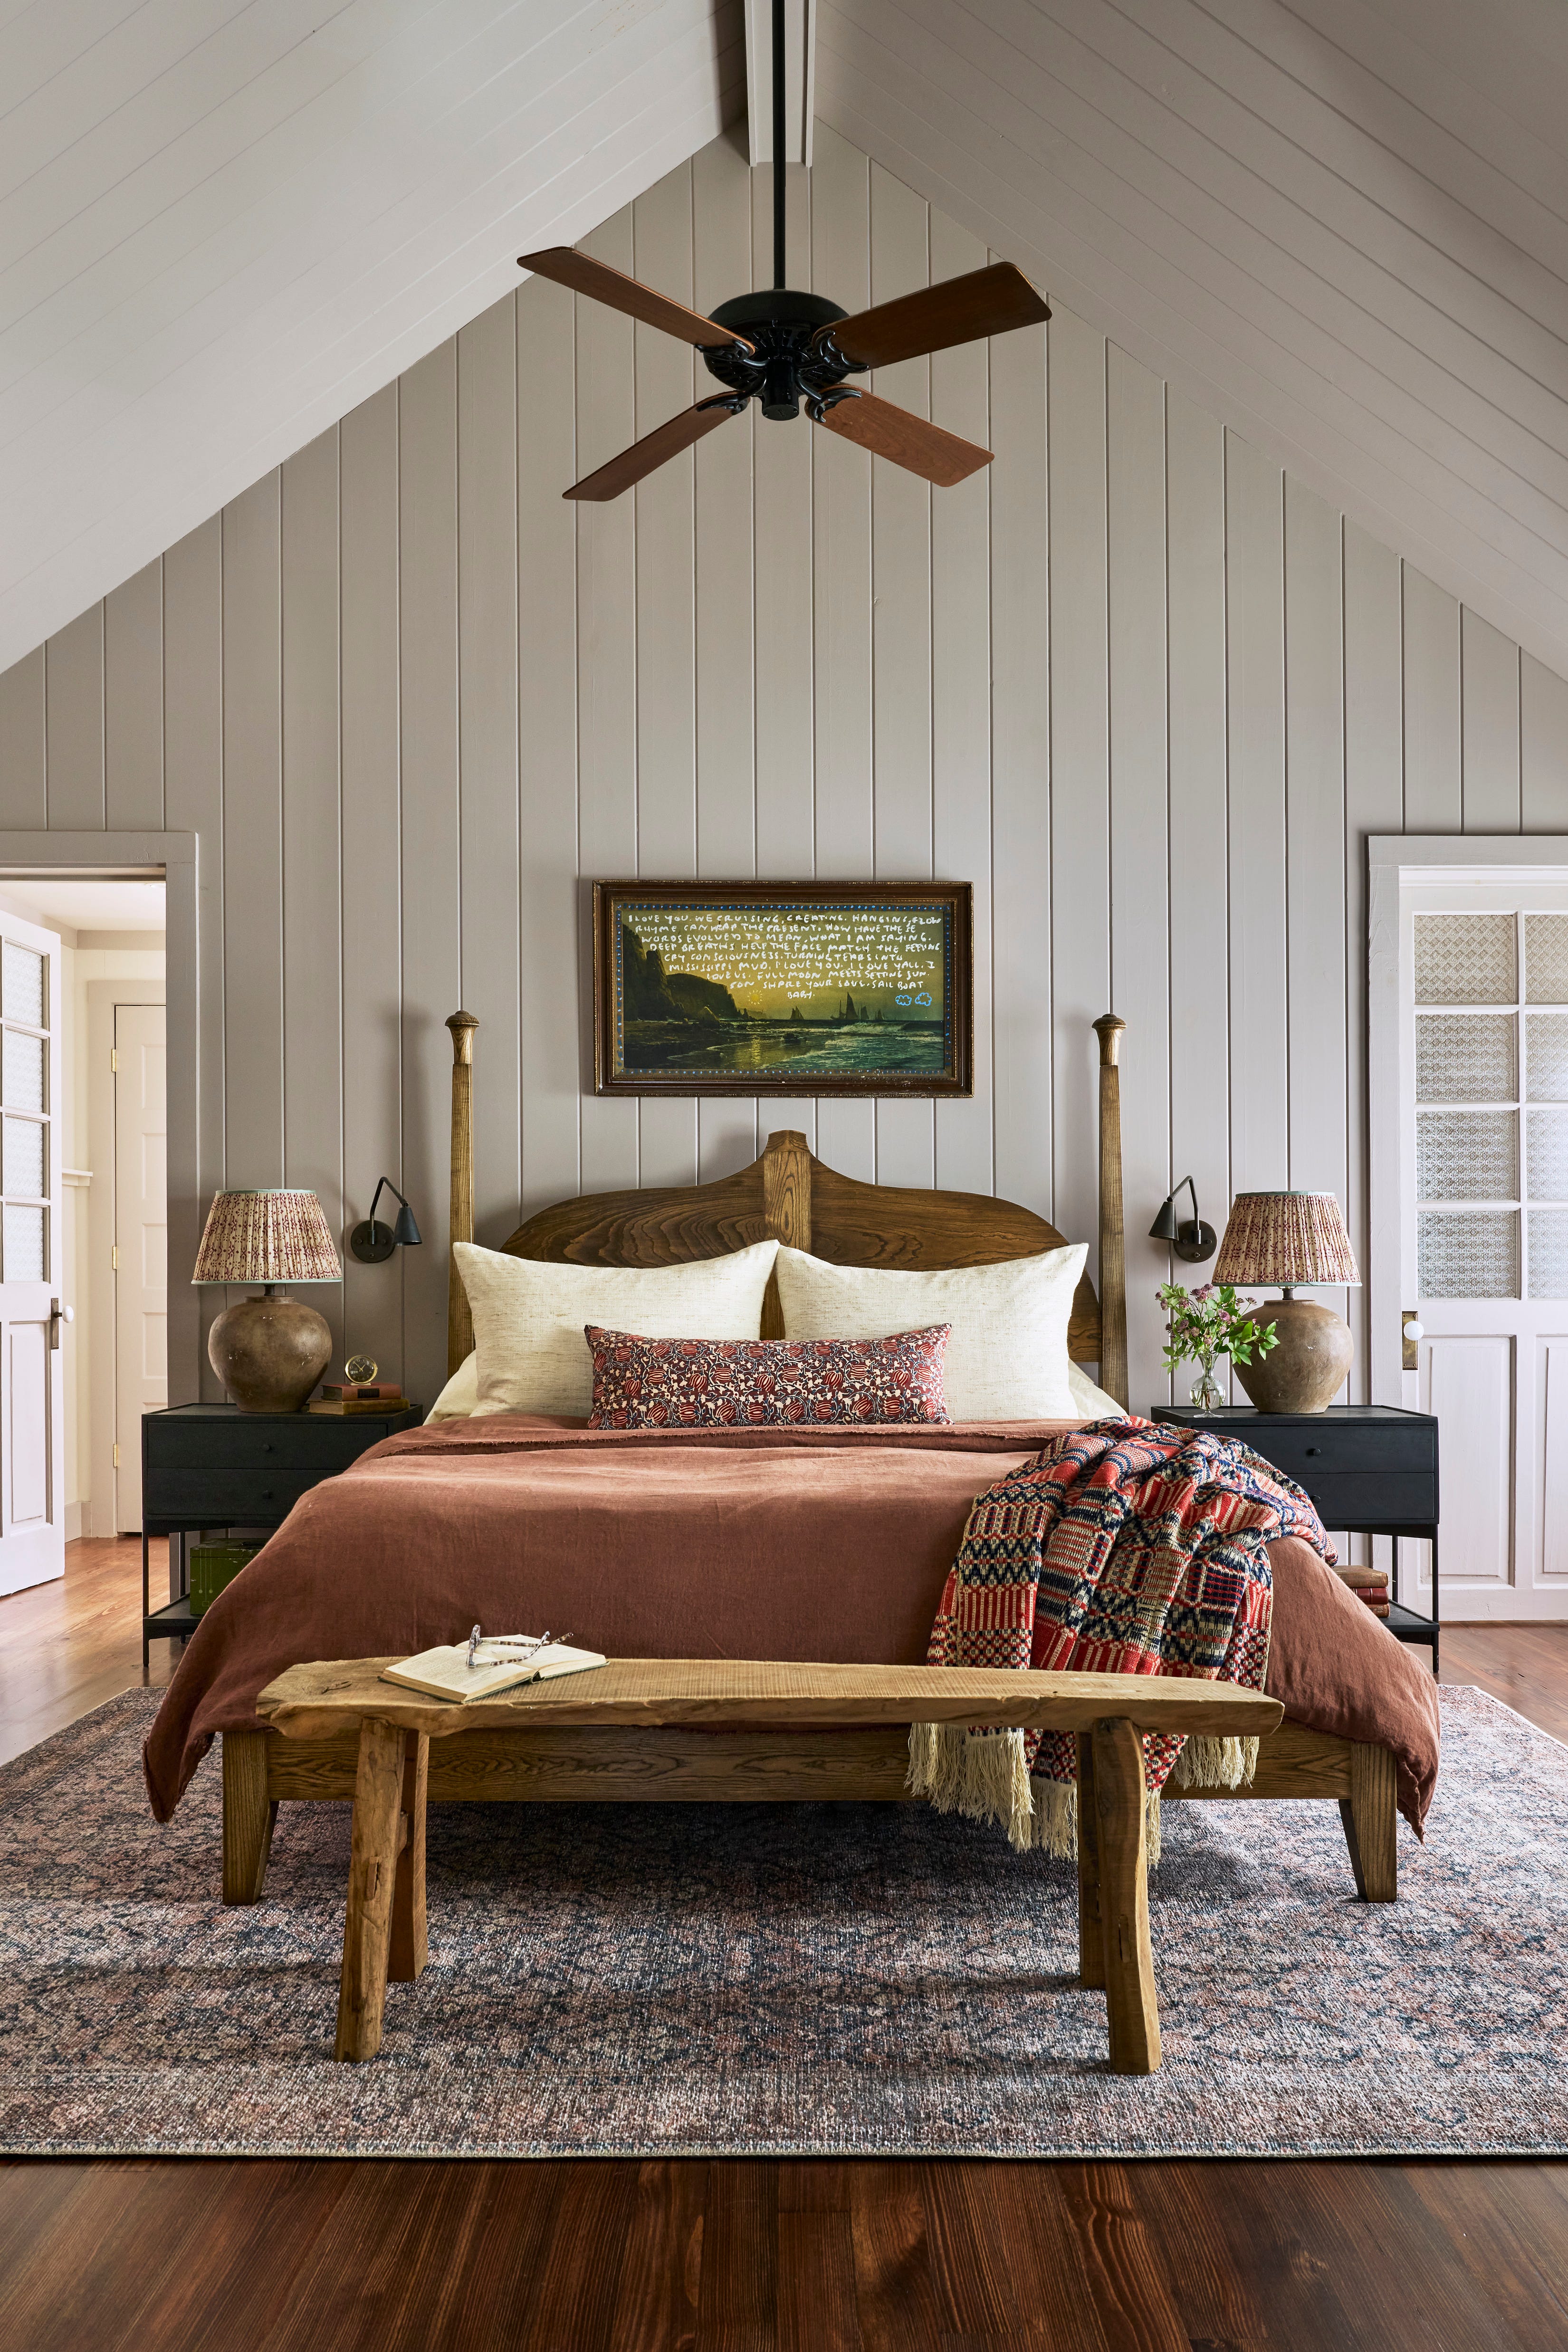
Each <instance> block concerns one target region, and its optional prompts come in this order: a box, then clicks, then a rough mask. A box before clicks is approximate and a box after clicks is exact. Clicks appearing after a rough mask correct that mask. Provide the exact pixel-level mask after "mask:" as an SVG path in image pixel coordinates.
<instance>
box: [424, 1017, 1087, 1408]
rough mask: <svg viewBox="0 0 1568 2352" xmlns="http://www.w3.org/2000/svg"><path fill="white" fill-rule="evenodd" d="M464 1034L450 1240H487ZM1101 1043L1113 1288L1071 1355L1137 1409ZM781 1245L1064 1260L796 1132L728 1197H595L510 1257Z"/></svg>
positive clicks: (771, 1306)
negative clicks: (1130, 1388) (848, 1166)
mask: <svg viewBox="0 0 1568 2352" xmlns="http://www.w3.org/2000/svg"><path fill="white" fill-rule="evenodd" d="M478 1026H479V1024H478V1022H477V1021H476V1020H475V1019H474V1016H473V1015H472V1013H453V1015H452V1017H451V1019H450V1020H449V1021H448V1022H447V1028H448V1029H450V1031H451V1032H452V1046H453V1069H452V1213H451V1237H452V1239H453V1241H455V1242H461V1241H471V1240H472V1238H473V1232H474V1176H473V1167H474V1155H473V1091H472V1088H473V1051H474V1032H475V1030H476V1029H477V1028H478ZM1094 1026H1095V1029H1096V1030H1097V1032H1098V1033H1099V1037H1100V1284H1101V1288H1102V1293H1103V1296H1102V1297H1101V1298H1097V1297H1095V1292H1094V1285H1093V1283H1092V1282H1091V1281H1090V1280H1089V1276H1088V1275H1087V1274H1085V1276H1084V1277H1083V1280H1082V1281H1081V1282H1080V1283H1079V1287H1078V1295H1077V1297H1076V1298H1075V1299H1074V1301H1073V1312H1072V1320H1071V1322H1070V1324H1069V1325H1068V1354H1069V1355H1070V1356H1071V1358H1072V1359H1073V1361H1074V1362H1075V1363H1080V1364H1098V1365H1099V1367H1100V1386H1101V1388H1104V1389H1107V1390H1109V1391H1110V1394H1111V1395H1112V1396H1114V1397H1115V1398H1116V1399H1117V1401H1118V1402H1120V1403H1121V1404H1123V1405H1124V1404H1126V1402H1128V1398H1127V1292H1126V1255H1125V1237H1124V1234H1123V1231H1122V1213H1121V1098H1120V1091H1119V1088H1120V1074H1119V1070H1118V1065H1117V1051H1118V1047H1119V1045H1120V1043H1121V1031H1122V1028H1123V1026H1124V1024H1123V1023H1122V1022H1121V1021H1120V1020H1119V1019H1118V1018H1117V1016H1116V1014H1115V1013H1102V1014H1101V1016H1100V1019H1099V1020H1098V1021H1097V1022H1096V1023H1095V1024H1094ZM770 1236H772V1237H773V1238H776V1239H777V1240H779V1241H781V1242H786V1243H788V1244H789V1245H790V1246H791V1247H792V1248H794V1249H803V1250H810V1251H812V1252H813V1254H814V1255H816V1256H817V1257H822V1258H826V1259H828V1260H829V1261H830V1262H831V1263H832V1264H833V1265H882V1266H907V1267H910V1268H912V1269H915V1270H918V1271H922V1272H934V1271H935V1270H936V1269H937V1268H939V1267H942V1266H957V1265H997V1264H999V1263H1000V1262H1001V1261H1003V1260H1004V1259H1006V1258H1014V1257H1035V1256H1037V1255H1039V1253H1040V1252H1041V1251H1043V1250H1050V1249H1060V1248H1061V1246H1062V1242H1063V1236H1062V1235H1061V1234H1058V1231H1057V1229H1056V1227H1055V1226H1054V1225H1048V1224H1047V1223H1046V1220H1045V1219H1044V1217H1039V1216H1037V1215H1036V1214H1035V1212H1034V1211H1033V1210H1032V1209H1025V1208H1021V1207H1020V1206H1019V1205H1018V1203H1017V1202H1015V1201H999V1200H997V1199H995V1198H994V1196H993V1195H992V1194H991V1193H989V1192H927V1191H924V1190H922V1189H919V1188H911V1187H907V1186H903V1185H895V1184H861V1183H859V1182H858V1181H856V1179H855V1178H854V1177H852V1176H841V1175H840V1174H839V1173H838V1171H837V1169H835V1168H829V1167H828V1166H827V1165H826V1162H825V1161H823V1160H818V1159H817V1158H816V1154H815V1153H814V1152H812V1151H811V1150H808V1148H807V1145H806V1139H805V1136H804V1135H802V1134H800V1133H798V1132H797V1131H796V1129H794V1128H784V1129H781V1130H780V1132H779V1133H777V1134H776V1135H771V1136H769V1138H768V1148H767V1150H765V1151H764V1152H763V1155H762V1157H761V1158H760V1159H759V1160H752V1164H751V1166H750V1167H749V1168H742V1169H741V1170H740V1171H738V1173H737V1174H735V1175H733V1176H725V1177H721V1179H720V1181H719V1182H718V1183H716V1184H670V1185H662V1186H652V1187H650V1188H649V1189H648V1190H647V1191H646V1192H589V1193H584V1194H583V1195H582V1196H581V1197H580V1198H578V1199H576V1200H574V1201H558V1202H556V1203H555V1205H554V1207H553V1208H550V1209H541V1211H540V1212H539V1214H538V1215H537V1216H535V1217H530V1218H529V1220H528V1222H527V1223H526V1224H521V1225H520V1226H519V1227H518V1229H517V1231H516V1233H514V1234H512V1236H511V1238H510V1241H508V1242H506V1243H505V1244H503V1246H504V1247H505V1248H506V1249H508V1250H510V1252H511V1254H512V1255H513V1256H514V1257H536V1258H548V1259H552V1260H554V1261H556V1262H557V1263H567V1264H571V1265H679V1263H680V1262H681V1261H682V1260H685V1259H689V1258H699V1257H718V1256H721V1255H723V1254H724V1252H726V1251H728V1250H736V1249H744V1248H745V1247H746V1246H747V1244H749V1243H752V1242H760V1241H765V1240H767V1239H768V1238H769V1237H770ZM448 1283H449V1287H448V1297H447V1370H448V1372H454V1371H456V1370H457V1369H458V1365H459V1364H460V1363H461V1362H462V1360H463V1359H464V1357H465V1356H466V1355H467V1354H468V1350H469V1349H470V1348H471V1347H472V1346H473V1344H474V1339H473V1326H472V1324H471V1322H470V1320H469V1316H468V1299H467V1297H466V1296H465V1294H464V1290H463V1286H462V1284H461V1282H460V1281H459V1280H458V1274H457V1269H456V1265H453V1267H452V1269H451V1271H450V1274H449V1277H448ZM782 1330H783V1323H782V1320H781V1318H780V1316H779V1308H778V1296H777V1292H776V1289H775V1288H774V1286H773V1284H771V1283H770V1285H769V1286H768V1295H767V1300H766V1303H765V1305H764V1307H763V1338H764V1339H768V1338H777V1337H779V1336H780V1334H781V1333H782Z"/></svg>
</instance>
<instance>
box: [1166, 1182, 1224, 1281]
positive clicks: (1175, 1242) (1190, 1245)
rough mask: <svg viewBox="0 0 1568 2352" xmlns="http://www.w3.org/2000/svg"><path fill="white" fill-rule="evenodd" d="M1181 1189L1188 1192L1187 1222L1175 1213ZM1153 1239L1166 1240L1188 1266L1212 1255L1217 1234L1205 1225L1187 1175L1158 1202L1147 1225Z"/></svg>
mask: <svg viewBox="0 0 1568 2352" xmlns="http://www.w3.org/2000/svg"><path fill="white" fill-rule="evenodd" d="M1184 1192H1190V1193H1191V1195H1192V1201H1193V1213H1192V1216H1191V1218H1190V1220H1189V1221H1188V1223H1186V1224H1184V1223H1182V1221H1181V1219H1180V1218H1179V1217H1178V1216H1177V1214H1176V1202H1178V1200H1180V1198H1181V1196H1182V1194H1183V1193H1184ZM1149 1238H1150V1240H1151V1241H1152V1242H1168V1243H1169V1244H1170V1245H1171V1248H1172V1249H1173V1251H1174V1253H1175V1255H1176V1256H1177V1257H1180V1258H1184V1259H1185V1260H1186V1262H1187V1264H1188V1265H1202V1264H1203V1262H1204V1260H1205V1258H1210V1257H1213V1255H1214V1253H1215V1243H1216V1242H1217V1241H1218V1239H1219V1235H1218V1234H1216V1233H1215V1229H1214V1227H1213V1226H1212V1225H1205V1223H1204V1220H1203V1213H1202V1211H1201V1210H1200V1209H1199V1207H1198V1192H1197V1187H1196V1185H1195V1184H1194V1182H1193V1180H1192V1178H1191V1177H1190V1176H1184V1177H1183V1179H1182V1181H1181V1182H1180V1183H1179V1184H1178V1185H1177V1187H1176V1189H1175V1191H1174V1192H1168V1193H1167V1194H1166V1195H1165V1198H1164V1200H1163V1202H1161V1204H1160V1213H1159V1215H1158V1216H1157V1217H1156V1218H1155V1220H1154V1222H1153V1223H1152V1225H1151V1226H1150V1228H1149Z"/></svg>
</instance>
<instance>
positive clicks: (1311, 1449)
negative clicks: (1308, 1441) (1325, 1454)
mask: <svg viewBox="0 0 1568 2352" xmlns="http://www.w3.org/2000/svg"><path fill="white" fill-rule="evenodd" d="M1322 1450H1323V1449H1322V1447H1321V1445H1309V1446H1308V1448H1307V1451H1308V1453H1309V1454H1321V1452H1322Z"/></svg>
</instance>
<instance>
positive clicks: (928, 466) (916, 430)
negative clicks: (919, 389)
mask: <svg viewBox="0 0 1568 2352" xmlns="http://www.w3.org/2000/svg"><path fill="white" fill-rule="evenodd" d="M821 422H822V423H823V424H824V425H826V427H827V429H828V431H829V432H830V433H841V434H842V435H843V436H844V438H845V439H846V440H847V441H858V443H859V444H860V446H861V448H862V449H869V450H870V451H871V453H872V455H873V456H874V457H890V458H891V459H892V461H893V463H894V465H895V466H907V467H908V468H909V470H910V473H911V474H923V475H924V476H925V478H926V480H927V481H928V482H935V483H936V484H937V486H938V488H941V489H944V490H947V489H951V488H952V485H953V484H954V482H962V481H963V480H965V479H966V478H967V477H968V476H969V475H971V474H974V473H978V472H979V470H980V468H981V467H982V466H988V465H989V464H990V463H991V452H990V450H989V449H981V448H977V447H976V446H975V444H974V443H973V441H961V440H960V439H959V437H958V436H957V434H956V433H944V432H943V431H942V426H941V425H928V424H927V423H926V420H925V418H924V417H923V416H911V415H910V412H909V410H908V409H907V408H898V407H896V406H895V405H894V404H893V403H892V402H891V401H890V400H879V399H878V397H877V395H876V394H875V393H874V392H861V393H857V394H854V396H853V397H852V398H850V399H848V400H836V401H835V402H834V403H833V404H832V406H831V407H828V408H825V409H824V411H823V415H822V418H821Z"/></svg>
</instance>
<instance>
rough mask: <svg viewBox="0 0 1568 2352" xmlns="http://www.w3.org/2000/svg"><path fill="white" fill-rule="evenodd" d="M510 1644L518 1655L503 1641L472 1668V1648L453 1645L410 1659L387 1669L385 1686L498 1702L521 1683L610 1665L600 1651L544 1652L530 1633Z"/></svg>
mask: <svg viewBox="0 0 1568 2352" xmlns="http://www.w3.org/2000/svg"><path fill="white" fill-rule="evenodd" d="M506 1641H507V1643H510V1644H512V1645H514V1651H513V1654H511V1655H510V1656H509V1655H507V1654H504V1651H503V1645H502V1643H501V1641H500V1638H498V1637H492V1638H491V1640H489V1641H486V1642H481V1643H479V1647H478V1652H477V1654H476V1656H475V1659H474V1664H472V1665H471V1666H470V1665H469V1664H468V1653H469V1647H470V1645H469V1643H467V1642H449V1643H444V1644H443V1645H442V1647H441V1648H439V1649H436V1650H421V1651H420V1653H419V1654H418V1656H417V1657H416V1658H405V1659H404V1660H403V1661H402V1663H401V1664H398V1665H395V1666H383V1668H382V1670H381V1679H382V1681H383V1682H384V1683H401V1684H402V1685H403V1687H404V1688H405V1690H416V1691H426V1692H427V1693H428V1694H429V1696H431V1697H432V1698H455V1699H458V1700H459V1701H461V1700H463V1699H469V1698H493V1697H494V1696H495V1695H496V1693H497V1691H503V1690H511V1689H513V1688H515V1687H516V1686H517V1685H519V1684H521V1683H536V1682H550V1681H552V1680H553V1679H554V1677H555V1676H556V1675H580V1674H582V1673H584V1671H585V1670H586V1669H587V1668H588V1667H589V1666H602V1665H603V1664H604V1663H605V1661H604V1659H603V1658H602V1657H601V1656H600V1654H599V1653H598V1651H597V1650H572V1649H568V1648H567V1646H566V1644H565V1643H564V1642H550V1643H546V1644H545V1645H544V1646H543V1647H542V1648H538V1647H531V1646H530V1637H529V1636H528V1635H527V1634H526V1633H514V1634H509V1635H508V1636H507V1637H506Z"/></svg>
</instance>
